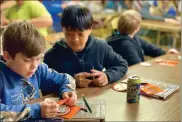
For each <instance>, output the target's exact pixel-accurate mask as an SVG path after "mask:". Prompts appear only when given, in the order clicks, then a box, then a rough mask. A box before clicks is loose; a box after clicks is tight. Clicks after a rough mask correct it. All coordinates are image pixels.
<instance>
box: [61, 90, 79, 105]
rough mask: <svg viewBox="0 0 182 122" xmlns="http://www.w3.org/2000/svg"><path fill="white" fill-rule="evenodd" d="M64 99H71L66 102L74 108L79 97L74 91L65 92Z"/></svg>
mask: <svg viewBox="0 0 182 122" xmlns="http://www.w3.org/2000/svg"><path fill="white" fill-rule="evenodd" d="M62 98H63V99H66V98H69V99H68V101H67V102H66V104H67V105H69V106H74V105H75V104H76V101H77V95H76V93H75V92H74V91H70V92H64V93H63V94H62Z"/></svg>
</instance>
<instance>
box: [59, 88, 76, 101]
mask: <svg viewBox="0 0 182 122" xmlns="http://www.w3.org/2000/svg"><path fill="white" fill-rule="evenodd" d="M70 91H73V90H71V89H68V88H65V89H61V90H60V91H59V95H60V98H61V99H62V94H63V93H64V92H70Z"/></svg>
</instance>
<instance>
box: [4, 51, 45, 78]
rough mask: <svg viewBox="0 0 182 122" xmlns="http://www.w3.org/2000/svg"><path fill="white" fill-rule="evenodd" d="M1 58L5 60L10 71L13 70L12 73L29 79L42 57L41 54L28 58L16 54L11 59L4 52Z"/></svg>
mask: <svg viewBox="0 0 182 122" xmlns="http://www.w3.org/2000/svg"><path fill="white" fill-rule="evenodd" d="M3 56H4V59H5V60H6V64H7V66H8V67H9V68H10V69H11V70H13V71H14V72H16V73H17V74H19V75H21V76H22V77H24V78H29V77H31V76H32V75H33V74H34V73H35V71H36V70H37V68H38V66H39V64H40V62H41V59H42V57H43V54H40V55H38V56H34V57H31V58H29V57H27V56H25V55H23V54H22V53H17V54H16V55H15V57H14V58H12V57H11V56H10V55H9V54H8V52H4V54H3Z"/></svg>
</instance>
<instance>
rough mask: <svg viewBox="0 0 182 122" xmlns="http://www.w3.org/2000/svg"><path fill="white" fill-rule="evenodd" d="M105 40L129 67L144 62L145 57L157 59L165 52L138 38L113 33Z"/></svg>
mask: <svg viewBox="0 0 182 122" xmlns="http://www.w3.org/2000/svg"><path fill="white" fill-rule="evenodd" d="M107 40H108V44H109V45H110V46H112V48H113V50H114V51H115V52H116V53H118V54H120V55H121V56H122V57H123V58H124V59H126V60H127V62H128V65H129V66H131V65H134V64H137V63H139V62H142V61H144V56H145V55H147V56H152V57H157V56H160V55H163V54H165V51H163V50H162V49H160V48H158V47H156V46H155V45H153V44H150V43H148V42H146V41H144V40H142V39H141V38H139V37H138V36H134V38H130V37H129V36H128V35H121V34H118V33H115V34H113V35H112V36H111V37H109V38H108V39H107Z"/></svg>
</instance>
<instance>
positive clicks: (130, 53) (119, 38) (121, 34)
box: [108, 10, 178, 66]
mask: <svg viewBox="0 0 182 122" xmlns="http://www.w3.org/2000/svg"><path fill="white" fill-rule="evenodd" d="M140 22H141V15H140V14H139V13H138V12H136V11H135V10H128V11H125V12H123V13H122V14H121V16H120V18H119V22H118V31H117V30H116V31H115V32H114V33H113V35H112V36H110V37H109V38H108V44H109V45H111V46H112V47H113V49H114V51H115V52H116V53H118V54H120V55H121V56H122V57H123V58H124V59H126V60H127V62H128V65H129V66H131V65H134V64H137V63H140V62H142V61H144V56H145V55H148V56H152V57H157V56H160V55H163V54H165V53H166V52H165V51H164V50H162V49H160V48H158V47H156V46H155V45H153V44H150V43H148V42H146V41H144V40H142V39H141V38H139V37H138V36H137V35H136V33H137V32H138V31H139V30H140ZM168 52H169V53H178V51H177V50H176V49H170V50H169V51H168Z"/></svg>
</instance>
